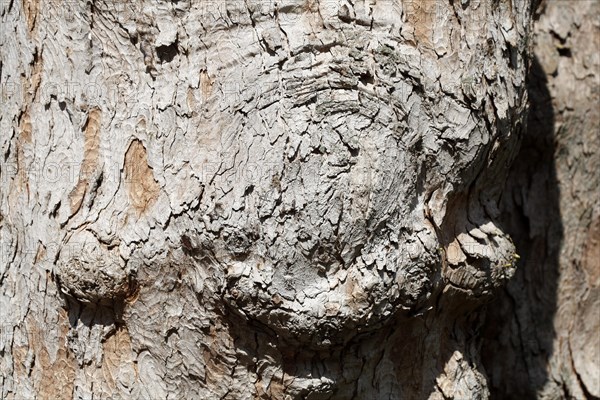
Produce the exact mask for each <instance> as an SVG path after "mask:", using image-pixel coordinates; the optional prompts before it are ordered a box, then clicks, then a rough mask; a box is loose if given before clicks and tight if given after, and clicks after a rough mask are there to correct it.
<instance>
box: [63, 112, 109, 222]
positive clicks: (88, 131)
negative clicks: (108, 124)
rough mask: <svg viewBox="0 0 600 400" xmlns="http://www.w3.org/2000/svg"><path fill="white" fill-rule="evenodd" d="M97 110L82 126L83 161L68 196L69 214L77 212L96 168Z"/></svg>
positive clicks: (98, 137) (97, 158)
mask: <svg viewBox="0 0 600 400" xmlns="http://www.w3.org/2000/svg"><path fill="white" fill-rule="evenodd" d="M101 115H102V113H101V112H100V110H99V109H93V110H91V111H90V112H89V114H88V119H87V121H86V123H85V126H84V140H85V142H84V146H83V161H82V163H81V168H80V170H79V181H78V182H77V185H75V187H74V188H73V190H72V191H71V193H70V194H69V200H70V202H71V214H75V213H76V212H77V211H79V208H80V207H81V204H82V202H83V198H84V196H85V193H86V191H87V188H88V186H89V181H90V178H91V177H92V175H93V174H94V173H95V171H96V169H97V167H98V160H99V148H100V117H101Z"/></svg>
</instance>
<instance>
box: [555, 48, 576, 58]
mask: <svg viewBox="0 0 600 400" xmlns="http://www.w3.org/2000/svg"><path fill="white" fill-rule="evenodd" d="M558 54H559V55H560V56H561V57H568V58H571V57H572V56H573V53H571V49H570V48H568V47H559V48H558Z"/></svg>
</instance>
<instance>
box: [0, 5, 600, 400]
mask: <svg viewBox="0 0 600 400" xmlns="http://www.w3.org/2000/svg"><path fill="white" fill-rule="evenodd" d="M1 4H2V8H1V10H0V14H1V16H2V25H1V26H0V32H1V36H0V44H1V47H0V52H1V53H0V60H1V63H2V64H1V65H0V83H1V84H2V90H3V92H2V96H3V97H2V105H3V106H2V110H1V114H0V118H1V119H0V124H1V136H0V148H1V152H0V159H1V161H2V169H1V172H0V174H1V175H0V177H1V186H0V188H1V190H2V192H1V197H0V202H1V203H0V204H1V208H0V210H1V214H0V235H1V236H2V262H1V263H0V268H1V269H0V287H1V292H0V316H1V322H2V336H1V338H0V340H1V341H0V357H1V358H2V361H1V363H0V369H1V370H2V378H1V379H2V381H1V388H2V395H1V396H2V397H3V398H8V399H11V398H13V399H20V398H40V399H45V398H152V399H155V398H202V399H204V398H206V399H213V398H229V399H246V398H277V399H280V398H294V399H295V398H310V399H328V398H331V399H346V398H347V399H350V398H356V399H366V398H369V399H371V398H373V399H390V398H401V399H421V398H432V399H442V398H456V399H467V398H469V399H470V398H487V397H488V396H489V391H488V388H487V387H488V384H487V379H486V374H485V372H484V368H483V366H482V362H481V357H480V352H479V347H478V345H479V340H478V334H477V330H478V329H477V327H478V326H480V325H481V323H482V321H481V314H480V313H479V312H475V313H474V312H472V311H473V310H475V309H477V308H478V307H479V306H480V305H481V304H482V303H484V302H486V301H489V300H490V299H491V297H492V296H493V294H494V293H495V292H497V289H498V288H500V287H502V286H503V285H504V284H505V282H506V281H507V280H508V279H509V278H510V277H511V276H512V275H513V274H514V273H515V262H516V260H517V256H516V253H515V247H514V246H513V244H512V242H511V240H510V239H509V237H508V235H507V234H506V233H505V232H504V231H503V230H502V229H501V227H500V224H499V223H498V221H499V218H500V217H501V210H500V208H498V206H497V204H498V202H497V200H498V198H499V196H500V194H501V191H502V188H503V187H504V181H505V178H506V175H507V173H508V167H509V165H510V162H511V161H512V158H514V155H515V152H516V149H517V146H518V145H519V141H520V137H521V134H522V131H523V126H524V122H525V121H524V118H525V115H526V106H527V86H526V76H527V70H528V65H529V62H530V61H529V60H530V50H531V46H532V44H533V43H532V39H531V38H532V32H531V24H532V15H531V14H532V8H533V5H532V4H531V1H528V0H512V1H507V0H498V1H497V0H481V1H479V0H471V1H468V2H467V1H457V0H455V1H452V0H447V1H446V0H440V1H418V2H416V1H396V0H394V1H392V0H377V1H362V0H361V1H354V2H347V1H343V0H335V1H326V0H321V1H316V0H315V1H312V0H302V1H299V0H288V1H278V2H274V1H258V0H245V1H244V0H228V1H201V0H195V1H178V2H173V3H171V2H160V3H157V2H150V1H138V2H132V3H126V4H123V3H120V2H111V1H100V0H96V1H93V2H72V3H70V2H61V3H57V2H54V1H50V2H47V3H43V2H37V1H25V2H24V3H21V2H17V1H9V2H2V3H1ZM592 61H593V59H592ZM590 68H593V67H590ZM578 94H580V93H579V92H578ZM590 126H591V127H594V126H597V125H594V124H593V123H592V125H590ZM582 176H584V175H582ZM581 179H584V178H581ZM584 180H585V179H584ZM582 184H584V185H587V184H589V182H587V181H586V182H584V183H582ZM570 206H571V205H570ZM590 248H593V245H590ZM590 257H591V256H590ZM590 259H592V258H590ZM592 262H593V261H590V263H592ZM590 265H591V264H590ZM509 290H510V289H509ZM590 310H592V308H590ZM590 312H591V311H590ZM580 343H581V342H578V344H577V345H580ZM580 354H583V353H580ZM578 362H579V361H578ZM581 362H583V363H586V362H588V360H587V359H583V361H581ZM498 365H499V364H498ZM492 376H494V377H495V376H498V375H496V374H494V375H492ZM586 379H587V378H586ZM494 387H497V385H496V386H494ZM588 390H589V389H588Z"/></svg>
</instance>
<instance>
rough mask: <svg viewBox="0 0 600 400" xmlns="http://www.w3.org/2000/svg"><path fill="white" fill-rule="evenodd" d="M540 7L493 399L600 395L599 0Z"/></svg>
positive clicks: (490, 332)
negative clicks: (512, 264)
mask: <svg viewBox="0 0 600 400" xmlns="http://www.w3.org/2000/svg"><path fill="white" fill-rule="evenodd" d="M542 10H543V13H542V15H541V17H540V19H539V21H537V22H536V24H535V31H536V33H535V46H534V48H535V56H536V61H535V62H534V64H533V65H532V71H531V76H530V78H531V79H530V84H529V90H530V100H531V110H530V116H529V124H528V126H529V128H528V131H527V134H526V135H525V139H524V141H523V146H522V148H521V151H520V153H519V155H518V156H517V159H516V161H515V164H514V167H513V170H512V172H511V175H510V178H509V179H508V184H507V189H506V192H505V194H504V199H503V204H504V206H503V210H505V214H506V216H505V219H504V221H505V222H506V224H505V226H506V227H507V232H509V233H510V234H511V236H512V238H513V239H514V241H515V243H516V245H517V249H518V252H519V254H520V255H521V257H522V262H521V263H520V265H519V268H518V269H517V273H516V276H515V277H514V278H513V280H512V281H511V282H510V283H509V284H508V287H507V288H506V289H505V291H504V293H503V294H502V295H501V296H499V299H498V301H497V302H495V303H492V305H491V306H490V307H489V308H488V318H487V322H486V330H485V332H486V333H485V334H484V336H485V341H484V346H483V351H482V352H483V356H482V358H483V359H484V360H485V362H484V364H485V367H486V368H485V369H486V372H487V374H488V377H489V378H490V388H491V391H492V393H494V394H496V395H497V396H496V397H497V398H515V399H522V398H534V397H537V398H539V399H564V398H577V399H583V398H600V155H599V154H600V3H598V2H597V1H562V0H561V1H548V2H547V4H545V7H544V8H543V9H542ZM499 321H501V323H499Z"/></svg>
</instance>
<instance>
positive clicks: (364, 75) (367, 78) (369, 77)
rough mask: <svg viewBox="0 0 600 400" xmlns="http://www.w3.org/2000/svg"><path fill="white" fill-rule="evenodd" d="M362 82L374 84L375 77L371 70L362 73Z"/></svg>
mask: <svg viewBox="0 0 600 400" xmlns="http://www.w3.org/2000/svg"><path fill="white" fill-rule="evenodd" d="M359 79H360V83H362V84H363V85H365V86H366V85H368V84H371V85H372V84H373V83H374V82H375V78H374V77H373V75H371V73H370V72H365V73H362V74H360V78H359Z"/></svg>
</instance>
